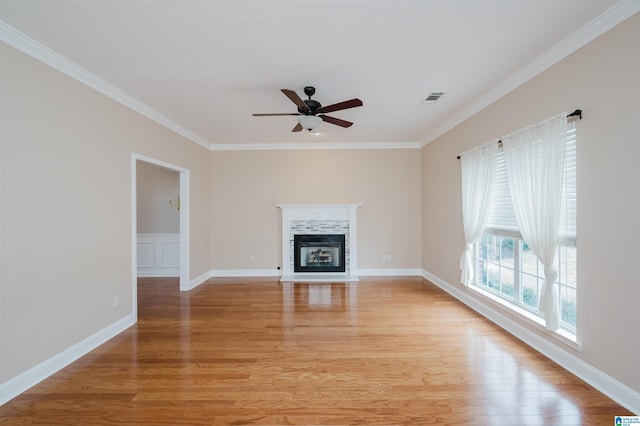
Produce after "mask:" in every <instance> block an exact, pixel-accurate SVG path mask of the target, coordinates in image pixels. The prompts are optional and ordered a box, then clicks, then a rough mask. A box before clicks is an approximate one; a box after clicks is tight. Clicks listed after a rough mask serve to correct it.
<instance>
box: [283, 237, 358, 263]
mask: <svg viewBox="0 0 640 426" xmlns="http://www.w3.org/2000/svg"><path fill="white" fill-rule="evenodd" d="M293 271H294V272H345V271H346V250H345V235H344V234H295V235H294V236H293Z"/></svg>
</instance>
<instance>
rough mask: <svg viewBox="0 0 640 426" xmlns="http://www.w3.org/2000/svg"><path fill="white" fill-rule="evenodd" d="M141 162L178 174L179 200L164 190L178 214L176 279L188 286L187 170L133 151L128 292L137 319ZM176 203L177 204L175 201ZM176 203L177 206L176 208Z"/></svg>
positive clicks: (186, 288) (182, 288)
mask: <svg viewBox="0 0 640 426" xmlns="http://www.w3.org/2000/svg"><path fill="white" fill-rule="evenodd" d="M141 163H145V164H144V165H152V166H156V167H160V168H163V169H166V170H170V171H173V172H177V173H178V176H179V192H178V194H179V201H178V198H177V196H178V194H172V195H171V200H169V195H168V194H167V201H168V203H167V204H168V205H169V202H170V203H171V204H170V207H173V208H176V209H177V210H178V215H179V249H178V252H179V254H178V256H179V281H180V291H187V290H189V289H190V288H191V286H190V278H189V276H190V273H189V264H190V262H189V170H188V169H185V168H183V167H179V166H176V165H173V164H170V163H167V162H164V161H160V160H156V159H154V158H151V157H147V156H144V155H139V154H135V153H134V154H133V155H132V165H131V167H132V173H131V176H132V201H131V204H132V256H133V262H132V264H133V271H132V292H133V312H134V315H135V318H136V321H137V318H138V310H137V306H138V300H137V299H138V297H137V296H138V295H137V281H138V229H137V228H138V196H137V188H138V166H139V165H140V164H141ZM178 203H179V204H178ZM178 207H179V208H178Z"/></svg>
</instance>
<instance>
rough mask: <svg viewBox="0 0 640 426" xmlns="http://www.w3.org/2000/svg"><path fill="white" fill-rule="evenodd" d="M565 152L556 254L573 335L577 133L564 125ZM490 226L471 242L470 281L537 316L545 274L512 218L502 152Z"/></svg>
mask: <svg viewBox="0 0 640 426" xmlns="http://www.w3.org/2000/svg"><path fill="white" fill-rule="evenodd" d="M567 136H568V137H567V145H566V150H565V161H564V173H563V194H562V210H561V224H560V243H559V247H558V253H557V262H556V265H558V280H557V283H558V292H559V294H558V300H559V301H560V308H561V328H562V329H563V330H565V331H567V332H569V333H571V334H573V335H575V333H576V291H577V280H576V132H575V124H574V123H573V122H570V123H568V131H567ZM492 194H493V195H492V200H491V209H490V215H489V221H488V228H487V231H486V232H485V234H484V235H483V236H482V237H481V238H480V239H479V240H478V242H477V243H476V244H475V247H474V250H475V273H474V276H475V281H474V282H473V285H475V286H477V287H479V288H482V289H483V290H486V291H488V292H490V293H491V294H493V295H495V296H497V297H500V298H501V299H503V300H505V301H508V302H509V303H511V304H513V305H515V306H517V307H518V308H520V309H524V310H526V311H527V312H529V313H531V314H533V315H535V316H538V317H540V316H541V313H540V311H539V308H538V302H539V300H540V293H541V289H542V284H543V283H544V273H543V267H542V265H541V263H540V262H539V261H538V259H537V257H536V256H535V255H534V254H533V253H532V252H531V250H530V249H529V247H528V246H527V244H526V242H524V241H523V240H522V236H521V235H520V231H519V229H518V222H517V220H516V217H515V213H514V210H513V205H512V202H511V196H510V193H509V181H508V179H507V169H506V165H505V159H504V154H503V153H502V151H501V150H500V151H499V153H498V157H497V160H496V166H495V175H494V181H493V187H492Z"/></svg>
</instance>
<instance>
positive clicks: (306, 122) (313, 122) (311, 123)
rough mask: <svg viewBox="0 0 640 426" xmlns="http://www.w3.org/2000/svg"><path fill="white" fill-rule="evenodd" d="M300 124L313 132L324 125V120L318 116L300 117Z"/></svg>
mask: <svg viewBox="0 0 640 426" xmlns="http://www.w3.org/2000/svg"><path fill="white" fill-rule="evenodd" d="M298 123H300V125H301V126H302V127H303V128H305V129H307V130H308V131H312V130H315V128H316V127H318V126H319V125H320V123H322V118H320V117H318V116H317V115H299V116H298Z"/></svg>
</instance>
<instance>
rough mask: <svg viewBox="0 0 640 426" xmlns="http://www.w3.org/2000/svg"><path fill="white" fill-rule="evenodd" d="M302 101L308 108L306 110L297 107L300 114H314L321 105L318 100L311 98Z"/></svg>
mask: <svg viewBox="0 0 640 426" xmlns="http://www.w3.org/2000/svg"><path fill="white" fill-rule="evenodd" d="M302 102H304V103H305V105H306V106H307V107H308V108H309V109H308V110H304V109H302V108H298V112H299V113H300V114H304V115H316V112H317V111H318V109H320V107H321V106H322V105H321V104H320V102H318V101H315V100H313V99H307V100H304V101H302Z"/></svg>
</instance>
